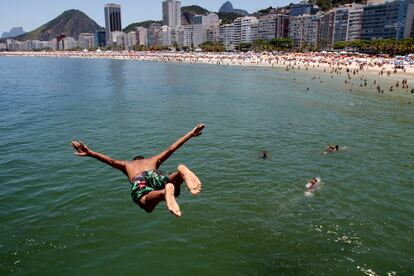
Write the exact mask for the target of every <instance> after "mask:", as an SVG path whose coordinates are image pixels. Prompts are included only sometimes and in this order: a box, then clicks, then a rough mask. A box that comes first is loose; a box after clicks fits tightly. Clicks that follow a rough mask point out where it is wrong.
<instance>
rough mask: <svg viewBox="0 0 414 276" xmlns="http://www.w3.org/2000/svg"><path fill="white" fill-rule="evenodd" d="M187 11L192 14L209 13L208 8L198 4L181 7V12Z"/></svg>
mask: <svg viewBox="0 0 414 276" xmlns="http://www.w3.org/2000/svg"><path fill="white" fill-rule="evenodd" d="M185 12H188V13H192V14H198V15H207V14H208V13H209V11H208V10H206V9H205V8H203V7H200V6H197V5H191V6H184V7H181V13H185Z"/></svg>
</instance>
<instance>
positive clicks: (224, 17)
mask: <svg viewBox="0 0 414 276" xmlns="http://www.w3.org/2000/svg"><path fill="white" fill-rule="evenodd" d="M218 16H219V18H220V19H221V24H231V23H233V21H234V20H235V19H236V18H239V17H243V16H242V15H240V14H238V13H223V12H219V13H218Z"/></svg>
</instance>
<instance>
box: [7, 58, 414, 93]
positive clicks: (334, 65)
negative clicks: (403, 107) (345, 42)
mask: <svg viewBox="0 0 414 276" xmlns="http://www.w3.org/2000/svg"><path fill="white" fill-rule="evenodd" d="M2 56H14V57H16V56H17V57H53V58H81V59H115V60H130V61H144V62H158V63H176V64H177V63H186V64H209V65H218V66H237V67H256V68H257V67H261V68H279V69H284V70H285V71H291V70H293V71H294V70H301V71H302V70H303V71H305V70H306V71H310V72H312V71H315V73H316V72H318V73H324V74H330V75H331V78H334V75H337V76H336V77H338V78H339V75H342V76H341V78H344V77H346V78H345V85H346V86H347V88H348V89H349V90H350V91H352V90H353V88H354V89H355V88H356V87H357V86H360V87H361V88H362V87H365V86H367V85H368V84H369V86H370V87H372V86H375V87H376V90H377V93H379V94H383V93H384V92H393V91H401V92H402V93H404V94H406V93H409V94H412V95H414V88H413V87H414V63H413V62H411V64H406V65H405V67H404V69H395V68H394V62H395V60H394V59H393V58H385V57H379V56H373V57H364V58H361V57H358V56H352V55H340V54H336V53H334V54H332V53H329V54H324V53H306V54H303V53H288V54H280V55H273V54H270V53H261V54H260V53H250V52H248V53H204V52H200V53H181V52H126V51H125V52H83V51H82V52H73V51H59V52H0V57H2ZM367 76H369V77H370V78H374V79H375V78H377V79H378V80H374V81H373V82H372V83H368V82H370V81H371V80H368V79H367ZM336 77H335V78H336ZM314 78H316V75H315V77H314ZM377 81H378V82H377ZM384 82H385V83H384ZM390 83H391V84H390ZM384 84H385V85H386V86H384ZM354 85H355V86H354Z"/></svg>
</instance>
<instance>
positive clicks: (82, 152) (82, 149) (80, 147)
mask: <svg viewBox="0 0 414 276" xmlns="http://www.w3.org/2000/svg"><path fill="white" fill-rule="evenodd" d="M72 147H73V148H74V149H75V150H76V152H75V155H77V156H89V155H91V150H90V149H89V148H88V147H87V146H85V145H84V144H83V143H82V142H79V141H75V140H74V141H72Z"/></svg>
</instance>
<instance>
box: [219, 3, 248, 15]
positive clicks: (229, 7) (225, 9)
mask: <svg viewBox="0 0 414 276" xmlns="http://www.w3.org/2000/svg"><path fill="white" fill-rule="evenodd" d="M219 13H237V14H240V15H243V16H247V15H249V13H248V12H247V11H245V10H242V9H235V8H233V4H232V3H231V2H230V1H227V2H226V3H224V4H223V5H222V6H221V8H220V9H219Z"/></svg>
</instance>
